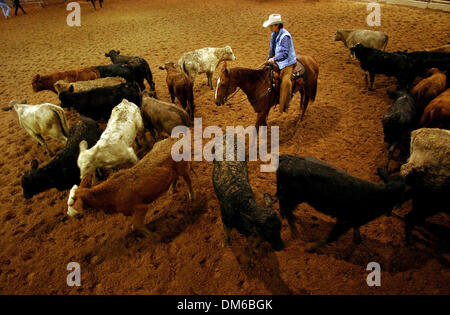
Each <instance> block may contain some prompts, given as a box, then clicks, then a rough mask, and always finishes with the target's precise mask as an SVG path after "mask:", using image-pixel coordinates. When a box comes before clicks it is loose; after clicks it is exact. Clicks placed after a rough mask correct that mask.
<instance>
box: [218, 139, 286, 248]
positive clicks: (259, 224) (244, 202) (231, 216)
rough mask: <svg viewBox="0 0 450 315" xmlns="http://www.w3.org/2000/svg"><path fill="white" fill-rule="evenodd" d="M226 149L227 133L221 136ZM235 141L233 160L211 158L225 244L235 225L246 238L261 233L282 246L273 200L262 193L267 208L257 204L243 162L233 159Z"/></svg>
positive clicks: (277, 246) (275, 246)
mask: <svg viewBox="0 0 450 315" xmlns="http://www.w3.org/2000/svg"><path fill="white" fill-rule="evenodd" d="M223 152H226V136H224V137H223ZM236 152H237V141H235V144H234V153H233V154H232V155H234V158H233V161H226V160H225V159H224V161H217V160H216V159H215V160H214V168H213V175H212V182H213V186H214V191H215V192H216V195H217V198H218V199H219V202H220V213H221V216H222V223H223V227H224V232H225V244H227V245H228V244H229V243H230V231H231V229H233V228H235V229H236V230H237V231H238V232H239V233H241V234H243V235H245V236H246V237H248V236H250V235H260V236H262V238H263V239H264V240H266V241H267V242H269V243H270V244H271V245H272V248H273V249H274V250H277V251H278V250H281V249H283V247H284V245H283V240H282V239H281V236H280V231H281V221H280V219H279V218H278V216H277V215H276V213H275V211H274V210H273V209H272V199H271V197H270V196H269V195H267V194H266V195H265V196H264V200H265V202H266V207H261V206H258V205H257V203H256V201H255V196H254V194H253V191H252V188H251V187H250V184H249V180H248V169H247V162H246V161H236Z"/></svg>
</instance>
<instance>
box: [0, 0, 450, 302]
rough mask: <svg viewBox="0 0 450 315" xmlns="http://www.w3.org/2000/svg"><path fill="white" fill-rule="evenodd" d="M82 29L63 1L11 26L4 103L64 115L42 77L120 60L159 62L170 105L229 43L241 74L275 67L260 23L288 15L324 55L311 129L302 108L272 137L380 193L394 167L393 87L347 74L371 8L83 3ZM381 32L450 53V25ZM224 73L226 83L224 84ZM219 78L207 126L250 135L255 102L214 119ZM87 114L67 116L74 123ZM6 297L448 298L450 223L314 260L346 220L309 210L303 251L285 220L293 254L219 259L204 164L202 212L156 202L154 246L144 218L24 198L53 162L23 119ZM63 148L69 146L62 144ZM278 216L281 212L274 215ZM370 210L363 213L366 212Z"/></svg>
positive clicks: (13, 123)
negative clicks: (187, 70) (174, 93)
mask: <svg viewBox="0 0 450 315" xmlns="http://www.w3.org/2000/svg"><path fill="white" fill-rule="evenodd" d="M80 4H81V9H82V13H81V27H69V26H67V25H66V16H67V13H68V12H67V11H66V10H65V6H64V5H62V4H58V5H51V6H49V7H47V8H45V9H42V8H40V7H38V6H26V7H25V9H26V10H27V13H28V14H27V15H26V16H25V15H22V14H19V16H18V17H14V16H13V17H12V18H10V19H8V20H4V19H3V18H0V29H1V31H0V42H1V47H0V60H1V61H2V62H1V64H2V71H1V72H0V82H1V86H0V102H1V106H4V105H7V104H8V102H9V101H10V100H11V99H22V98H23V97H27V98H28V102H29V103H30V104H38V103H43V102H51V103H55V104H59V101H58V99H57V97H56V96H55V94H53V93H52V92H49V91H44V92H39V93H34V92H33V90H32V87H31V78H32V76H33V75H34V74H36V73H41V74H42V73H49V72H53V71H60V70H67V69H73V68H80V67H85V66H90V65H98V64H108V63H109V60H108V59H107V58H105V57H104V53H105V52H107V51H109V50H110V49H120V51H121V52H122V53H123V54H127V55H139V56H142V57H144V58H145V59H146V60H147V61H148V62H149V64H150V67H151V69H152V71H153V75H154V78H155V82H156V88H157V92H158V95H159V97H160V98H161V99H162V100H166V101H169V100H170V98H169V94H168V91H167V87H166V83H165V72H164V71H161V70H159V69H158V66H160V65H162V64H163V63H164V62H166V61H174V62H176V61H177V60H178V58H179V57H180V56H181V55H182V54H183V53H184V52H186V51H190V50H193V49H197V48H202V47H207V46H211V47H220V46H225V45H230V46H231V47H232V48H233V50H234V53H235V55H236V58H237V59H236V61H235V62H232V63H230V66H243V67H249V68H256V67H257V66H258V65H259V64H261V62H263V61H264V60H265V58H266V56H267V52H268V47H269V36H270V34H269V31H268V30H266V29H263V28H262V26H261V25H262V22H263V21H264V20H265V19H266V18H267V16H268V14H270V13H274V12H277V13H280V14H281V15H282V17H283V18H284V19H285V20H286V21H287V22H286V24H285V26H286V28H287V29H288V30H289V31H290V32H291V33H292V35H293V37H294V44H295V48H296V51H297V53H301V54H307V55H311V56H314V57H315V58H316V59H317V61H318V63H319V66H320V74H319V85H318V96H317V100H316V102H315V103H313V104H312V105H310V107H309V108H308V111H307V113H306V117H305V120H304V121H303V122H301V123H299V124H298V125H297V126H296V123H297V120H298V118H299V115H300V111H299V106H298V104H299V96H298V95H297V96H295V98H294V99H293V100H292V102H291V106H290V108H289V111H288V113H287V114H280V113H279V111H278V108H277V107H276V108H274V109H272V111H271V113H270V115H269V119H268V123H269V126H279V128H280V138H281V139H280V153H282V154H283V153H289V154H297V155H311V156H315V157H317V158H319V159H322V160H324V161H326V162H328V163H331V164H333V165H336V166H338V167H340V168H342V169H344V170H346V171H347V172H349V173H350V174H352V175H354V176H358V177H361V178H363V179H366V180H370V181H373V182H380V180H379V178H378V177H377V175H376V169H377V167H378V166H381V165H383V164H384V163H385V161H386V157H387V152H386V146H385V144H384V143H383V131H382V126H381V118H382V117H383V114H384V112H385V111H386V110H387V108H388V107H389V105H390V104H391V100H390V99H389V98H388V96H387V95H386V89H388V88H395V81H394V80H392V79H388V78H385V77H383V76H377V77H376V81H375V88H376V91H374V92H368V91H367V90H366V89H365V85H364V80H363V74H362V71H361V70H360V68H359V64H358V63H357V62H355V61H348V51H347V49H345V48H344V46H343V44H342V43H341V42H338V43H336V42H333V41H332V36H333V33H334V32H335V30H336V29H338V28H368V26H367V25H366V16H367V14H368V12H367V11H366V4H364V3H358V2H344V1H299V0H295V1H247V0H239V1H237V0H229V1H228V0H227V1H197V0H188V1H174V0H169V1H159V2H156V1H144V0H136V1H124V0H120V1H119V0H117V1H109V0H108V1H106V2H105V3H104V8H103V9H100V10H97V11H94V10H93V9H92V7H91V5H90V4H88V3H86V2H84V1H82V2H80ZM381 14H382V17H381V27H377V28H376V29H379V30H382V31H385V32H387V33H388V34H389V36H390V38H389V44H388V46H387V49H388V51H396V50H400V49H409V50H418V49H422V48H428V47H434V46H438V45H442V44H444V43H447V42H448V40H449V38H450V15H449V14H448V13H444V12H439V11H432V10H422V9H415V8H410V7H401V6H391V5H382V7H381ZM217 73H218V71H216V74H215V76H214V79H216V78H217ZM205 83H206V76H205V75H200V76H199V77H197V81H196V83H195V102H196V106H197V107H196V114H195V116H196V117H202V118H203V126H204V127H205V126H208V125H218V126H221V127H225V126H227V125H243V126H248V125H251V124H254V122H255V119H256V115H255V113H254V112H253V109H252V108H251V106H250V104H249V103H248V101H243V102H239V101H240V100H241V99H242V98H244V96H243V94H241V93H242V92H240V94H238V95H237V96H236V97H235V98H234V99H232V100H231V101H230V104H231V106H222V107H217V106H216V105H215V104H214V91H211V90H210V89H209V88H207V87H206V85H205ZM214 83H215V81H214ZM77 117H78V114H76V113H74V112H68V118H69V120H70V123H73V122H74V121H75V120H76V119H77ZM0 125H1V128H0V145H1V149H0V175H1V179H2V184H1V185H0V293H19V294H30V293H31V294H34V293H41V294H88V293H94V294H104V293H107V294H110V293H116V294H122V293H133V294H143V293H151V294H207V293H210V294H213V293H217V294H272V293H273V294H287V293H294V294H388V293H389V294H418V293H425V294H449V293H450V281H449V280H450V269H449V262H450V254H449V235H450V232H449V229H450V219H449V217H448V216H447V215H444V214H441V215H437V216H435V217H433V218H431V219H429V220H428V222H427V224H426V226H425V228H421V229H419V230H418V231H416V232H415V236H416V241H415V244H414V245H413V246H410V247H406V246H405V245H404V231H403V216H404V215H405V214H406V213H407V212H408V211H409V210H410V207H411V204H410V203H406V204H405V205H404V206H403V207H402V208H400V209H396V210H394V212H393V213H394V214H393V215H392V216H390V217H387V216H383V217H381V218H379V219H377V220H375V221H373V222H371V223H370V224H367V225H366V226H364V227H363V228H362V229H361V233H362V237H363V241H362V244H361V245H354V244H353V243H352V235H351V232H349V233H347V234H345V235H344V236H343V237H341V238H340V239H339V241H337V242H335V243H332V244H330V245H328V246H325V247H324V248H323V249H321V250H320V251H319V252H318V253H314V254H309V253H305V251H304V247H305V243H307V242H310V241H315V240H317V239H320V238H323V237H325V236H326V234H327V233H328V232H329V230H330V229H331V227H332V225H333V224H334V220H333V219H332V218H330V217H327V216H325V215H322V214H320V213H318V212H317V211H315V210H314V209H312V208H311V207H309V206H308V205H306V204H304V205H301V206H299V207H298V208H297V210H296V212H295V215H296V216H297V217H298V218H299V219H300V220H301V222H302V223H301V225H300V226H299V231H300V233H299V237H298V238H293V237H292V236H291V234H290V232H289V228H288V226H287V224H286V222H283V229H282V237H283V239H284V241H285V245H286V248H285V249H284V250H283V251H281V252H276V253H274V252H272V251H271V250H270V248H269V246H268V245H267V244H265V243H263V244H262V246H261V248H260V250H259V252H258V253H256V254H249V251H248V245H247V241H246V240H245V239H244V238H243V237H242V236H240V235H239V234H237V233H236V232H233V234H232V246H231V247H226V248H223V247H222V238H223V229H222V222H221V219H220V210H219V203H218V201H217V198H216V196H215V194H214V190H213V186H212V183H211V173H212V163H209V162H205V161H203V162H195V163H194V168H195V170H196V173H197V174H198V177H195V176H194V177H193V178H194V189H195V190H196V192H197V200H196V201H195V202H194V203H192V204H189V203H188V201H187V193H186V186H185V184H184V183H183V182H182V181H180V182H179V183H178V186H177V193H176V194H175V195H173V196H171V197H169V196H167V195H164V196H162V197H161V198H160V199H159V200H157V201H156V202H154V203H153V204H152V205H151V209H150V211H149V213H148V215H147V218H146V222H147V224H148V226H149V228H150V229H151V230H153V231H154V232H155V235H156V237H155V239H153V240H147V239H140V238H137V237H136V236H135V235H134V234H132V233H131V228H130V225H131V219H130V218H128V217H124V216H123V215H121V214H115V215H106V214H104V213H103V212H92V213H89V214H87V215H85V216H84V217H83V218H82V219H73V218H68V217H67V215H66V214H65V212H66V210H67V205H66V202H67V196H68V191H63V192H58V191H56V190H55V189H51V190H49V191H46V192H44V193H41V194H39V195H37V196H35V197H34V198H33V199H31V200H25V199H24V198H23V196H22V188H21V186H20V179H21V176H22V174H23V172H24V171H25V170H27V169H29V168H30V162H31V160H32V159H37V160H38V161H39V163H40V165H43V164H45V163H47V162H48V161H49V160H50V157H49V156H48V155H47V154H46V153H45V152H44V149H43V148H41V147H39V146H38V145H37V143H36V142H35V141H34V140H33V139H32V138H31V137H30V136H29V135H28V134H27V133H26V132H25V131H24V130H23V129H22V128H21V127H20V126H19V124H18V121H17V117H16V116H15V114H14V113H13V112H1V113H0ZM49 144H50V146H51V147H52V148H57V149H58V150H60V149H61V148H62V145H61V144H59V143H57V142H56V141H53V140H50V141H49ZM259 166H260V163H259V162H258V163H257V162H252V163H249V173H250V181H251V185H252V188H253V190H254V191H255V194H256V196H257V198H258V201H259V202H262V197H263V193H264V192H269V193H271V194H274V193H275V174H274V173H261V172H260V171H259ZM274 207H275V210H276V211H278V204H275V205H274ZM361 211H364V209H361ZM72 261H74V262H78V263H79V264H80V265H81V276H82V286H81V287H76V288H71V287H68V286H67V284H66V277H67V274H68V271H67V270H66V266H67V264H68V263H69V262H72ZM372 261H375V262H378V263H379V264H380V265H381V269H382V278H381V281H382V285H381V287H368V286H367V284H366V277H367V275H368V273H369V272H368V271H366V266H367V264H368V263H369V262H372Z"/></svg>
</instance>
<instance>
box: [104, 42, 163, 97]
mask: <svg viewBox="0 0 450 315" xmlns="http://www.w3.org/2000/svg"><path fill="white" fill-rule="evenodd" d="M105 57H109V58H111V61H112V63H114V64H128V65H130V66H131V67H132V69H133V71H134V75H135V78H136V82H137V83H138V84H139V87H140V88H141V90H142V91H143V90H145V85H144V79H145V80H147V83H148V85H149V86H150V90H151V91H152V92H153V94H154V96H155V97H156V91H155V82H153V74H152V71H151V70H150V66H149V65H148V62H147V61H146V60H145V59H144V58H141V57H137V56H125V55H120V51H119V50H110V51H109V52H108V53H105Z"/></svg>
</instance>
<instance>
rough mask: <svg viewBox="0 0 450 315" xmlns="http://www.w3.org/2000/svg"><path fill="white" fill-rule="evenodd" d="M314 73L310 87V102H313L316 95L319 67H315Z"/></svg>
mask: <svg viewBox="0 0 450 315" xmlns="http://www.w3.org/2000/svg"><path fill="white" fill-rule="evenodd" d="M316 70H317V71H316V75H315V76H314V77H315V78H314V81H313V82H312V87H311V102H314V100H315V99H316V95H317V80H318V79H319V67H317V69H316Z"/></svg>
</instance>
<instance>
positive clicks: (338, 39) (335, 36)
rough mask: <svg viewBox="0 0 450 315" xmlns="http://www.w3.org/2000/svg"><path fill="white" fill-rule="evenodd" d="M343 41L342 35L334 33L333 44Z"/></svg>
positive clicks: (337, 32) (338, 32)
mask: <svg viewBox="0 0 450 315" xmlns="http://www.w3.org/2000/svg"><path fill="white" fill-rule="evenodd" d="M343 39H344V38H343V36H342V33H341V32H340V31H336V32H335V33H334V36H333V40H334V41H335V42H337V41H340V40H343Z"/></svg>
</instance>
